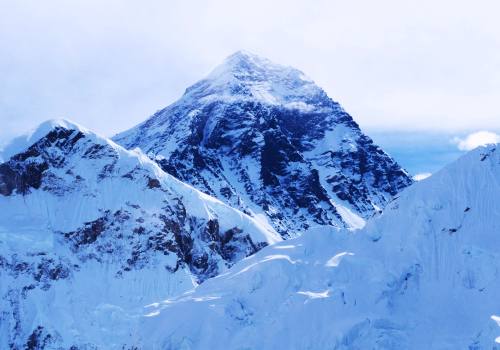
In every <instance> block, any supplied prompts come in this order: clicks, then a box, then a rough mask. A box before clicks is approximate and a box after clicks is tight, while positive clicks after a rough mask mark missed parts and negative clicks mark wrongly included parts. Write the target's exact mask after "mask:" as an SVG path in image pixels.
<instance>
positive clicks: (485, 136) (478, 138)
mask: <svg viewBox="0 0 500 350" xmlns="http://www.w3.org/2000/svg"><path fill="white" fill-rule="evenodd" d="M499 142H500V135H498V134H495V133H494V132H491V131H478V132H474V133H472V134H469V135H467V136H466V137H465V138H459V137H455V138H454V139H453V143H456V144H457V147H458V149H459V150H461V151H470V150H472V149H474V148H476V147H479V146H484V145H488V144H491V143H499Z"/></svg>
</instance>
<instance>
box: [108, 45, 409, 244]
mask: <svg viewBox="0 0 500 350" xmlns="http://www.w3.org/2000/svg"><path fill="white" fill-rule="evenodd" d="M114 140H115V141H116V142H117V143H119V144H121V145H123V146H125V147H126V148H134V147H140V148H141V149H142V150H143V151H144V152H145V153H146V154H148V156H150V157H151V158H152V159H153V160H155V161H157V163H158V164H159V165H160V166H161V167H162V169H163V170H165V171H166V172H168V173H170V174H172V175H174V176H176V177H177V178H179V179H181V180H182V181H185V182H187V183H190V184H191V185H193V186H195V187H196V188H198V189H200V190H202V191H203V192H205V193H207V194H210V195H212V196H214V197H217V198H218V199H220V200H221V201H224V202H225V203H227V204H229V205H231V206H234V207H236V208H239V209H240V210H242V211H244V212H246V213H248V214H249V215H250V216H253V217H255V218H259V219H260V220H261V221H263V222H267V223H268V224H269V225H271V226H272V227H274V229H276V230H277V231H278V232H279V233H280V234H281V235H282V236H283V237H294V236H296V235H298V234H300V232H302V231H304V230H307V229H308V228H310V227H314V226H317V225H331V226H335V227H338V228H342V227H347V228H351V229H354V228H360V227H362V226H363V225H364V223H365V220H366V219H367V218H369V217H371V216H372V215H373V214H375V213H377V212H379V211H380V210H381V208H383V207H384V206H385V204H386V203H387V202H388V201H389V200H391V198H392V197H393V196H394V195H395V194H396V193H398V192H399V191H400V190H401V189H403V188H405V187H406V186H408V185H409V184H410V183H411V182H412V180H411V179H410V177H409V176H408V174H407V173H406V172H405V171H404V170H403V169H402V168H401V167H400V166H399V165H398V164H397V163H396V162H395V161H394V160H393V159H392V158H391V157H390V156H389V155H387V154H386V153H385V152H384V151H383V150H382V149H380V148H379V147H378V146H376V145H375V144H374V143H373V141H372V140H371V139H370V138H369V137H368V136H366V135H365V134H363V133H362V132H361V130H360V128H359V127H358V125H357V124H356V123H355V122H354V121H353V119H352V118H351V116H350V115H349V114H347V113H346V112H345V111H344V109H343V108H342V107H341V106H340V105H339V104H338V103H337V102H334V101H333V100H332V99H330V98H329V97H328V96H327V95H326V93H325V92H324V91H323V90H322V89H321V88H320V87H318V86H317V85H316V84H314V82H313V81H312V80H311V79H309V78H307V77H306V76H305V75H304V74H303V73H302V72H301V71H299V70H297V69H294V68H291V67H286V66H282V65H279V64H275V63H272V62H270V61H269V60H267V59H265V58H261V57H258V56H256V55H253V54H250V53H248V52H244V51H242V52H237V53H235V54H233V55H232V56H230V57H228V58H227V59H226V60H225V61H224V62H223V63H222V64H221V65H220V66H219V67H217V68H215V69H214V71H213V72H212V73H210V74H209V75H208V77H207V78H205V79H202V80H200V81H199V82H197V83H196V84H194V85H193V86H191V87H189V88H188V89H186V92H185V94H184V95H183V96H182V97H181V99H179V100H178V101H177V102H175V103H173V104H172V105H170V106H168V107H166V108H165V109H163V110H161V111H159V112H158V113H156V114H155V115H153V116H152V117H151V118H149V119H148V120H146V121H145V122H143V123H142V124H140V125H138V126H137V127H135V128H133V129H131V130H128V131H125V132H123V133H121V134H119V135H117V136H115V137H114Z"/></svg>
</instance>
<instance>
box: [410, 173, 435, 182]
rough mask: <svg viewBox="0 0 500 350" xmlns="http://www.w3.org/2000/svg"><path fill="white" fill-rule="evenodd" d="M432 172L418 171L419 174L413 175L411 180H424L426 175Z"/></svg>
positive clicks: (428, 175)
mask: <svg viewBox="0 0 500 350" xmlns="http://www.w3.org/2000/svg"><path fill="white" fill-rule="evenodd" d="M431 175H432V174H431V173H420V174H416V175H415V176H413V180H415V181H422V180H425V179H427V178H428V177H430V176H431Z"/></svg>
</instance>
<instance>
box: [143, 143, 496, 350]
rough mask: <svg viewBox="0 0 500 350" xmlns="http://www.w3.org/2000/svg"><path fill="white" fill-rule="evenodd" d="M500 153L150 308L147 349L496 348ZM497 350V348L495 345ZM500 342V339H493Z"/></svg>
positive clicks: (485, 153) (470, 157) (468, 158)
mask: <svg viewBox="0 0 500 350" xmlns="http://www.w3.org/2000/svg"><path fill="white" fill-rule="evenodd" d="M498 198H500V145H494V146H488V147H484V148H479V149H476V150H474V151H472V152H470V153H469V154H467V155H465V156H464V157H462V158H461V159H459V160H458V161H457V162H455V163H453V164H451V165H450V166H448V167H446V168H445V169H443V170H442V171H440V172H438V173H436V174H434V175H433V176H432V177H430V178H428V179H426V180H423V181H421V182H419V183H416V184H414V185H413V186H411V187H410V188H408V189H406V190H404V191H403V192H402V193H401V195H400V196H399V198H397V199H396V200H394V201H393V202H391V203H390V204H389V205H388V206H387V208H386V210H385V211H384V213H383V214H382V215H380V217H378V218H376V219H374V220H372V221H370V222H369V224H368V225H367V226H366V227H365V228H364V229H363V230H360V231H355V232H354V233H351V232H349V231H340V232H338V231H335V230H332V229H328V228H327V227H323V228H317V229H315V230H312V231H311V232H307V233H306V234H304V235H303V236H301V237H299V238H296V239H292V240H288V241H286V242H281V243H278V244H276V245H273V246H270V247H267V248H264V249H263V250H261V251H260V252H258V253H257V254H255V255H253V256H252V257H249V258H248V259H245V260H243V261H241V262H240V263H238V264H236V265H235V266H234V267H233V268H232V269H231V270H230V271H229V272H228V273H226V274H223V275H221V276H218V277H216V278H214V279H211V280H208V281H206V282H205V283H203V284H201V285H200V286H199V287H198V288H196V289H195V290H194V291H192V292H189V293H186V294H184V295H183V296H181V297H177V298H172V299H168V300H165V301H163V302H159V303H154V304H151V305H149V306H147V307H146V309H145V314H146V316H145V317H144V320H145V322H144V323H141V325H142V327H141V332H140V334H141V335H142V336H141V337H140V338H139V339H140V340H139V341H140V342H141V344H142V345H144V346H145V347H147V348H148V349H160V348H161V349H179V348H182V349H218V348H224V349H276V348H282V349H477V350H479V349H498V348H499V345H498V344H496V343H495V338H497V337H498V336H499V335H500V328H498V326H497V325H496V324H495V322H498V319H499V318H498V316H495V315H498V314H499V313H500V304H499V303H498V295H500V278H499V277H500V254H499V252H498V247H499V246H500V235H499V233H500V202H499V201H498ZM498 339H500V338H498ZM497 341H500V340H497Z"/></svg>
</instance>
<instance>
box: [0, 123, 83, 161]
mask: <svg viewBox="0 0 500 350" xmlns="http://www.w3.org/2000/svg"><path fill="white" fill-rule="evenodd" d="M56 128H63V129H67V130H77V131H81V132H83V133H88V130H87V129H86V128H84V127H82V126H80V125H78V124H76V123H74V122H72V121H69V120H67V119H62V118H60V119H49V120H47V121H45V122H43V123H41V124H40V125H38V127H36V128H34V129H32V130H31V131H29V132H28V133H26V134H23V135H20V136H17V137H15V138H13V139H12V140H11V141H10V142H8V143H7V144H6V145H5V146H4V147H3V149H1V150H0V161H2V160H3V161H7V160H8V159H9V158H10V157H12V156H13V155H15V154H17V153H19V152H21V151H23V150H25V149H27V148H28V147H29V146H31V145H32V144H34V143H35V142H36V141H38V140H40V139H41V138H43V137H44V136H46V135H47V134H48V133H50V132H51V131H52V130H54V129H56Z"/></svg>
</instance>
